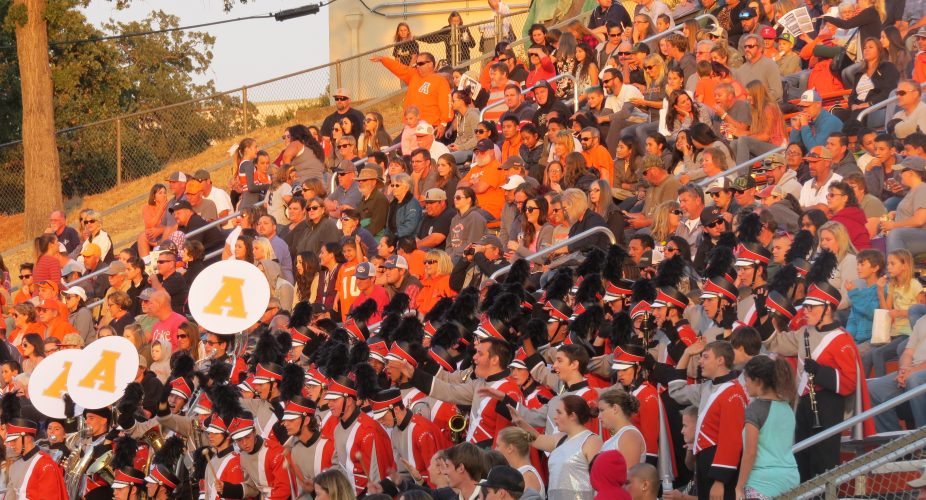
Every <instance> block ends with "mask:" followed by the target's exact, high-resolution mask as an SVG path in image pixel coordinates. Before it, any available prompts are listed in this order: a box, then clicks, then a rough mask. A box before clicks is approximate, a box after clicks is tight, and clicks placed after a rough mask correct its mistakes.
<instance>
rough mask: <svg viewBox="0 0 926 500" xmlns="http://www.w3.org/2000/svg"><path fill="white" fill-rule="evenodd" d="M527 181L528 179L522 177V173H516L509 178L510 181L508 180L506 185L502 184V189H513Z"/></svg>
mask: <svg viewBox="0 0 926 500" xmlns="http://www.w3.org/2000/svg"><path fill="white" fill-rule="evenodd" d="M525 182H527V181H525V180H524V177H521V176H520V175H518V174H515V175H512V176H511V177H509V178H508V182H506V183H505V185H504V186H502V189H504V190H505V191H511V190H512V189H515V188H517V187H518V186H520V185H521V184H524V183H525Z"/></svg>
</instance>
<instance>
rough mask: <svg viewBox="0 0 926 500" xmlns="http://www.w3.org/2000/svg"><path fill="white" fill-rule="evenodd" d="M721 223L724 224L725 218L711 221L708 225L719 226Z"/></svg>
mask: <svg viewBox="0 0 926 500" xmlns="http://www.w3.org/2000/svg"><path fill="white" fill-rule="evenodd" d="M721 224H723V219H717V220H715V221H714V222H711V223H710V224H708V225H707V226H706V227H717V226H719V225H721Z"/></svg>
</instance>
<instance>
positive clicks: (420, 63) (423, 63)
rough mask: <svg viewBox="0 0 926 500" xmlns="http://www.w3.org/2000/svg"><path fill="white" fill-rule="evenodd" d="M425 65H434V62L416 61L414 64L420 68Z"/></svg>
mask: <svg viewBox="0 0 926 500" xmlns="http://www.w3.org/2000/svg"><path fill="white" fill-rule="evenodd" d="M425 64H434V61H418V62H416V63H415V66H418V67H421V66H424V65H425Z"/></svg>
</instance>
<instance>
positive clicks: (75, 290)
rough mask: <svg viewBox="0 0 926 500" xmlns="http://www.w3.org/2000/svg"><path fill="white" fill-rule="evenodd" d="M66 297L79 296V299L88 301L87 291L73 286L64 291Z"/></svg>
mask: <svg viewBox="0 0 926 500" xmlns="http://www.w3.org/2000/svg"><path fill="white" fill-rule="evenodd" d="M64 294H65V295H77V296H78V297H80V298H82V299H84V301H86V300H87V291H86V290H84V289H83V288H81V287H79V286H72V287H71V288H68V289H67V290H65V291H64Z"/></svg>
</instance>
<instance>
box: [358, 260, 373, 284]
mask: <svg viewBox="0 0 926 500" xmlns="http://www.w3.org/2000/svg"><path fill="white" fill-rule="evenodd" d="M374 276H376V268H374V267H373V264H372V263H370V262H361V263H359V264H357V270H356V272H354V278H356V279H358V280H365V279H368V278H372V277H374Z"/></svg>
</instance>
